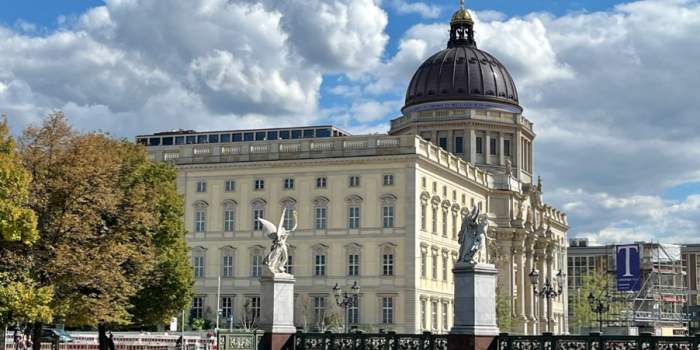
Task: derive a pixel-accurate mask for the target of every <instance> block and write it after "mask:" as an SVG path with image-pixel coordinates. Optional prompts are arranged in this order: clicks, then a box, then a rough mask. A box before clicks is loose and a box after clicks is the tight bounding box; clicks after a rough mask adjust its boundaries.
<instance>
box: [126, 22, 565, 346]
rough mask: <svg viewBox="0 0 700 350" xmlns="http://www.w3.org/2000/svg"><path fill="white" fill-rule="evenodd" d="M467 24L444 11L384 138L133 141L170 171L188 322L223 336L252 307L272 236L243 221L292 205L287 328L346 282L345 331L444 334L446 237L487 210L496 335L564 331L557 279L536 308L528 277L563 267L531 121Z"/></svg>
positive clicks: (177, 136) (315, 312) (452, 249)
mask: <svg viewBox="0 0 700 350" xmlns="http://www.w3.org/2000/svg"><path fill="white" fill-rule="evenodd" d="M473 24H474V23H473V21H472V19H471V17H470V16H469V13H468V12H467V11H466V10H465V9H463V8H460V9H459V10H458V11H457V12H455V14H454V16H453V18H452V22H451V30H450V38H449V42H448V48H447V49H445V50H443V51H440V52H438V53H437V54H435V55H434V56H432V57H430V58H428V60H426V61H425V63H423V64H422V65H421V66H420V67H419V68H418V70H417V71H416V73H415V75H414V77H413V79H412V80H411V83H410V85H409V88H408V91H407V94H406V105H405V106H404V108H403V109H402V115H401V116H400V117H398V118H396V119H394V120H392V121H391V129H390V131H389V133H388V134H385V135H359V136H351V135H349V134H348V133H345V132H343V131H342V130H339V129H336V128H334V127H332V126H315V127H312V126H308V127H298V128H282V129H264V130H240V131H235V130H234V131H216V132H194V131H178V132H164V133H157V134H151V135H141V136H138V137H137V141H138V142H140V143H142V144H144V145H146V146H147V149H148V151H149V154H150V157H151V158H152V159H153V160H163V161H170V162H173V163H174V164H175V165H176V166H177V168H178V171H179V177H178V187H179V189H180V191H181V193H182V194H183V195H184V198H185V202H186V214H185V223H186V226H187V228H188V230H189V231H190V232H189V234H188V236H187V239H188V242H189V245H190V247H191V248H192V263H193V269H194V273H195V277H196V284H195V291H196V297H195V298H194V300H193V304H192V305H193V306H192V315H193V316H195V317H207V318H209V319H212V320H213V319H214V318H215V317H216V310H217V306H218V308H219V310H221V314H222V325H223V326H222V327H225V326H226V323H225V322H226V321H225V320H227V319H229V318H232V319H234V320H235V322H236V323H238V322H239V321H240V320H241V318H242V317H243V316H244V315H243V314H244V312H243V310H244V305H245V304H246V303H247V304H248V305H249V309H250V308H252V310H253V312H254V311H255V310H256V309H258V308H259V307H260V305H259V303H260V301H259V300H260V299H259V292H260V284H259V282H258V277H259V275H260V273H261V270H262V258H263V256H264V255H265V253H266V249H267V248H266V247H267V245H268V244H269V242H268V240H267V238H266V237H263V235H262V231H261V230H260V229H261V227H260V225H259V224H256V221H255V218H257V217H264V218H267V219H268V220H271V221H273V222H277V220H278V219H279V215H280V213H281V212H282V209H283V208H287V209H291V210H287V211H286V212H287V213H288V215H287V217H285V218H284V224H285V225H288V226H289V227H291V226H293V225H294V224H295V223H294V217H293V215H292V214H289V213H294V212H296V214H297V223H296V224H298V228H297V230H296V231H294V232H293V233H292V234H290V236H289V238H288V242H289V243H290V244H291V246H292V247H291V249H290V259H289V264H288V269H289V270H290V272H291V273H293V274H294V275H295V277H296V280H297V283H296V287H295V288H296V289H295V292H296V296H295V298H296V299H295V300H296V301H295V317H296V320H295V321H296V324H297V325H298V326H305V325H306V326H308V325H309V324H312V325H314V326H319V325H322V323H323V322H322V321H323V320H324V314H326V313H327V312H328V310H329V309H330V308H331V305H332V304H333V303H335V300H334V298H333V295H332V290H331V289H332V287H333V286H334V285H336V284H338V285H339V286H341V287H343V288H344V289H345V290H347V291H349V287H350V286H351V285H352V284H353V283H354V282H355V281H357V282H358V284H359V285H360V286H361V292H360V296H359V305H357V306H356V307H352V308H351V309H349V310H348V313H347V321H348V322H349V323H351V324H354V325H358V326H360V327H361V328H363V327H364V328H367V329H374V330H376V329H387V330H389V329H391V330H396V331H398V332H410V333H413V332H420V331H424V330H428V331H433V332H441V333H444V332H448V331H449V329H450V328H451V326H452V318H453V315H452V310H453V307H452V300H453V292H454V285H453V281H452V273H451V269H452V267H453V265H454V263H455V261H456V256H457V251H458V249H459V244H458V242H457V240H458V231H459V229H460V225H461V222H462V218H463V216H464V215H466V214H467V213H468V212H469V210H470V209H471V208H473V207H475V206H478V207H480V208H481V210H482V212H486V213H487V215H488V220H489V233H488V240H487V242H488V244H487V255H488V257H489V260H490V261H491V262H493V263H495V264H496V266H497V268H498V271H499V275H498V286H499V288H498V293H499V296H500V297H499V300H500V301H501V305H505V307H502V308H501V309H502V310H507V311H505V313H502V315H501V317H507V318H509V319H511V320H512V322H511V329H509V330H508V331H510V332H514V333H529V334H532V333H539V332H542V331H546V330H550V331H553V332H556V333H558V332H564V331H565V330H566V329H567V328H568V327H567V318H566V315H567V309H566V300H567V298H566V289H567V288H566V286H561V287H563V293H562V295H560V296H557V297H556V298H554V299H552V300H549V301H546V300H544V299H540V298H538V297H537V296H536V295H535V293H534V288H533V286H532V284H531V282H530V279H529V277H528V275H529V273H530V272H531V271H533V270H537V271H539V279H540V281H539V285H540V286H542V285H544V283H545V281H548V280H553V279H554V276H555V275H556V274H557V273H558V271H566V267H565V264H566V249H565V246H566V245H565V242H566V231H567V229H568V226H567V221H566V215H565V214H563V213H562V212H560V211H558V210H557V209H555V208H553V207H551V206H549V205H547V204H546V203H545V202H544V201H543V198H542V191H543V188H542V182H541V181H540V180H539V179H538V180H535V179H534V176H533V174H534V169H533V147H532V145H533V142H534V138H535V133H534V130H533V124H532V122H530V121H529V120H528V119H526V118H525V117H524V116H523V115H522V108H521V107H520V106H519V104H518V100H517V98H518V97H517V91H516V89H515V84H514V83H513V80H512V79H511V77H510V75H509V74H508V72H507V70H506V68H505V67H504V66H503V65H501V64H500V63H499V62H498V60H496V59H495V58H494V57H493V56H491V55H489V54H488V53H486V52H484V51H482V50H479V49H477V48H476V44H475V42H474V38H473V35H474V31H473ZM219 280H220V281H221V282H220V285H221V288H220V290H221V292H220V298H217V290H218V285H219ZM494 292H496V291H494ZM312 328H313V327H312ZM504 331H505V330H504Z"/></svg>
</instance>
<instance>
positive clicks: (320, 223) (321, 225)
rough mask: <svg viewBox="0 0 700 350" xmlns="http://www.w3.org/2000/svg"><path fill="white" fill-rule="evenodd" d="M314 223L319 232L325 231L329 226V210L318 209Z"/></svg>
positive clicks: (324, 208)
mask: <svg viewBox="0 0 700 350" xmlns="http://www.w3.org/2000/svg"><path fill="white" fill-rule="evenodd" d="M314 221H315V222H316V229H317V230H325V229H326V226H327V225H328V208H326V207H316V210H315V218H314Z"/></svg>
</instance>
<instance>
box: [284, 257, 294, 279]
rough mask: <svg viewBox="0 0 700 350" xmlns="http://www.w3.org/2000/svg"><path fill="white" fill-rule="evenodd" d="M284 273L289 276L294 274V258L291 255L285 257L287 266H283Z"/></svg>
mask: <svg viewBox="0 0 700 350" xmlns="http://www.w3.org/2000/svg"><path fill="white" fill-rule="evenodd" d="M284 271H285V272H286V273H288V274H290V275H293V274H294V257H293V256H292V255H291V254H290V255H287V264H286V265H284Z"/></svg>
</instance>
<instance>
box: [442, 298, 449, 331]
mask: <svg viewBox="0 0 700 350" xmlns="http://www.w3.org/2000/svg"><path fill="white" fill-rule="evenodd" d="M448 322H449V318H448V317H447V303H442V329H444V330H447V327H448Z"/></svg>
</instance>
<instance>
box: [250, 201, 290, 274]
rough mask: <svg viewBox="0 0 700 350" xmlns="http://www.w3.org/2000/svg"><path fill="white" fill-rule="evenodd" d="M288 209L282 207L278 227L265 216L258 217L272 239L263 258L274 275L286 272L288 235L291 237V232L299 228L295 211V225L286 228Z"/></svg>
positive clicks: (264, 230)
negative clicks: (285, 220) (288, 228)
mask: <svg viewBox="0 0 700 350" xmlns="http://www.w3.org/2000/svg"><path fill="white" fill-rule="evenodd" d="M286 211H287V208H284V209H282V217H281V218H280V223H279V225H278V226H277V227H275V224H273V223H271V222H269V221H267V220H265V219H263V218H258V221H260V223H262V225H263V232H264V234H265V235H266V236H267V237H268V238H270V239H271V240H272V246H271V247H270V252H269V253H267V256H266V257H265V259H264V260H263V264H265V266H267V272H269V273H271V274H272V275H275V274H280V273H286V270H285V268H284V266H285V265H286V264H287V259H288V253H287V237H289V233H290V232H294V231H295V230H296V229H297V214H296V212H294V227H293V228H292V229H291V230H287V229H285V228H284V215H285V213H286Z"/></svg>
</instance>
